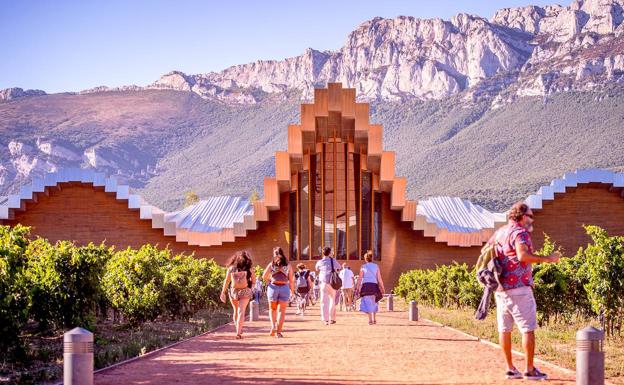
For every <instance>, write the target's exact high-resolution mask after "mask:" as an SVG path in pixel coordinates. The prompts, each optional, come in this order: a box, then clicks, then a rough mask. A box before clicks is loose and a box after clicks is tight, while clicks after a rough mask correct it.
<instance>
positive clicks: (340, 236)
mask: <svg viewBox="0 0 624 385" xmlns="http://www.w3.org/2000/svg"><path fill="white" fill-rule="evenodd" d="M334 147H335V158H334V164H335V168H334V172H335V173H336V175H335V181H336V183H335V186H334V190H335V199H334V201H335V203H336V210H335V215H336V258H338V259H347V174H346V172H347V162H346V155H347V154H346V152H347V151H346V144H345V143H336V144H334Z"/></svg>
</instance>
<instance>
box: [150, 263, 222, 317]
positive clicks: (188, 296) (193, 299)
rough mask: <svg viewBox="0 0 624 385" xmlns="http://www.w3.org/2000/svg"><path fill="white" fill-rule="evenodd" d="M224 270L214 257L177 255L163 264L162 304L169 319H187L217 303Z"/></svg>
mask: <svg viewBox="0 0 624 385" xmlns="http://www.w3.org/2000/svg"><path fill="white" fill-rule="evenodd" d="M224 278H225V269H223V268H222V267H220V266H219V265H217V264H216V263H215V262H214V260H206V259H196V258H193V257H192V256H185V255H178V256H176V257H174V258H171V261H170V263H168V264H166V265H165V270H164V280H163V290H162V291H163V296H164V298H163V304H164V308H165V311H166V313H168V314H169V315H170V316H171V317H172V318H179V317H181V318H184V319H188V318H189V317H190V316H191V315H192V314H194V313H195V312H197V311H198V310H199V309H206V308H210V307H213V306H214V305H216V304H217V299H218V298H219V294H220V292H221V291H220V289H221V284H222V282H223V279H224Z"/></svg>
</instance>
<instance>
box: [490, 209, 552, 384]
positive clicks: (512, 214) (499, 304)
mask: <svg viewBox="0 0 624 385" xmlns="http://www.w3.org/2000/svg"><path fill="white" fill-rule="evenodd" d="M507 217H508V218H509V223H508V224H507V226H505V227H503V228H501V229H500V230H499V231H497V233H496V235H495V238H496V254H497V259H498V263H499V265H500V266H502V272H501V275H500V282H501V286H502V287H501V288H499V290H498V291H497V292H496V293H495V298H496V319H497V322H498V332H499V342H500V346H501V347H502V349H503V352H504V354H505V361H506V363H507V372H506V373H505V375H506V376H507V378H509V379H512V378H522V377H524V378H525V379H527V380H544V379H546V378H547V375H546V374H545V373H542V372H541V371H539V370H538V369H537V368H536V367H535V366H534V365H533V357H534V355H535V332H534V331H535V329H537V317H536V304H535V298H534V297H533V270H532V267H531V264H532V263H543V262H558V261H559V258H560V257H561V255H560V254H559V252H554V253H553V254H551V255H549V256H547V257H541V256H539V255H535V254H534V251H533V243H532V242H531V235H530V232H531V231H533V211H532V210H531V208H530V207H529V206H527V204H526V203H524V202H518V203H515V204H514V205H513V206H511V209H510V210H509V213H508V214H507ZM514 323H515V324H516V325H517V326H518V329H519V330H520V332H521V333H522V346H523V347H524V353H525V356H526V370H525V372H524V375H522V374H520V372H519V371H518V369H516V367H515V366H514V365H513V362H512V355H511V330H512V329H513V324H514Z"/></svg>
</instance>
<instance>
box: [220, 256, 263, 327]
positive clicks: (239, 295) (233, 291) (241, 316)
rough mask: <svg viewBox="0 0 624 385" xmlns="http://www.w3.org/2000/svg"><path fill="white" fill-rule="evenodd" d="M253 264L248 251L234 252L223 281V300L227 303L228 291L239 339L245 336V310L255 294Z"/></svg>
mask: <svg viewBox="0 0 624 385" xmlns="http://www.w3.org/2000/svg"><path fill="white" fill-rule="evenodd" d="M251 266H252V262H251V258H250V257H249V254H248V253H247V252H246V251H239V252H237V253H236V254H234V255H233V256H232V258H230V260H229V262H228V263H227V265H226V267H227V271H226V273H225V280H224V281H223V289H222V290H221V302H223V303H225V293H226V291H227V292H228V294H229V297H230V302H231V303H232V308H233V310H234V312H233V314H232V319H233V320H234V325H235V327H236V338H237V339H241V338H243V324H244V323H245V310H246V309H247V305H248V304H249V301H250V300H251V297H252V295H253V292H252V290H251V288H252V287H253V285H254V284H255V282H256V276H255V275H254V274H253V273H252V272H251ZM228 286H229V290H228Z"/></svg>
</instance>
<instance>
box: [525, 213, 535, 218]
mask: <svg viewBox="0 0 624 385" xmlns="http://www.w3.org/2000/svg"><path fill="white" fill-rule="evenodd" d="M524 215H526V216H527V217H529V218H531V219H533V214H524Z"/></svg>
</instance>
